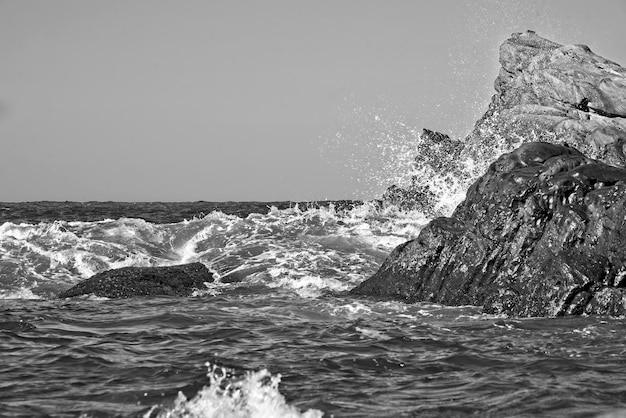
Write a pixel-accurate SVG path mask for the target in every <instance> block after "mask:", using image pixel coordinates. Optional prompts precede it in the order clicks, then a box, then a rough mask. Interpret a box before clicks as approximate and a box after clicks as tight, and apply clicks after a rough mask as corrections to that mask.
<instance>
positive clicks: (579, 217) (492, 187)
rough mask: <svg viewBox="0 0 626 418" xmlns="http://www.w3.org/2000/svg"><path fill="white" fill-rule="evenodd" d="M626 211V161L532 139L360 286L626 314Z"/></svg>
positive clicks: (523, 309) (487, 304)
mask: <svg viewBox="0 0 626 418" xmlns="http://www.w3.org/2000/svg"><path fill="white" fill-rule="evenodd" d="M625 213H626V170H625V169H622V168H618V167H613V166H609V165H607V164H604V163H602V162H600V161H597V160H594V159H591V158H588V157H587V156H585V155H584V154H582V153H581V152H579V151H578V150H576V149H574V148H572V147H569V146H564V145H554V144H550V143H545V142H539V143H529V144H524V145H522V146H521V147H520V148H518V149H517V150H515V151H514V152H511V153H508V154H505V155H503V156H501V157H500V158H499V159H498V160H497V161H495V162H494V163H493V164H491V166H490V167H489V169H488V171H487V173H486V174H485V175H484V176H482V177H481V178H479V179H478V180H477V181H476V182H475V183H474V184H473V185H472V186H471V187H470V189H469V190H468V192H467V198H466V200H465V201H464V202H463V203H461V204H460V205H459V206H458V207H457V208H456V210H455V211H454V213H453V215H452V216H451V217H449V218H445V217H440V218H437V219H435V220H433V221H432V222H430V223H429V224H428V225H427V226H426V227H425V228H424V229H423V230H422V231H421V233H420V234H419V236H418V237H417V238H416V239H414V240H412V241H409V242H406V243H404V244H402V245H400V246H399V247H397V248H396V249H395V250H394V251H393V252H392V253H391V255H390V256H389V257H388V258H387V260H386V261H385V262H384V264H383V265H382V266H381V268H380V269H379V271H378V272H377V273H376V274H375V275H374V276H373V277H371V278H370V279H368V280H366V281H365V282H363V283H362V284H361V285H360V286H358V287H357V288H355V289H354V290H353V291H352V293H353V294H357V295H370V296H380V297H391V298H398V299H403V300H406V301H409V302H415V301H431V302H436V303H442V304H446V305H483V306H484V310H485V312H489V313H504V314H508V315H515V316H559V315H569V314H581V313H588V314H612V315H623V314H625V313H626V253H625V252H624V248H626V219H625V216H624V214H625Z"/></svg>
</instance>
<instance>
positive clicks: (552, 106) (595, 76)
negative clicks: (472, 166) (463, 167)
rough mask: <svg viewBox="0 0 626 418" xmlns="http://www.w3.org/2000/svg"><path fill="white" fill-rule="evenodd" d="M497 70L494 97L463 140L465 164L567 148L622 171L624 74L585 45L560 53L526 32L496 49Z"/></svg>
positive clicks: (625, 118) (624, 163)
mask: <svg viewBox="0 0 626 418" xmlns="http://www.w3.org/2000/svg"><path fill="white" fill-rule="evenodd" d="M500 64H501V65H502V67H501V69H500V74H499V75H498V77H497V78H496V81H495V89H496V91H497V93H496V94H495V95H494V96H493V98H492V100H491V104H490V105H489V109H488V110H487V112H486V113H485V115H484V116H483V117H482V118H481V119H480V120H478V122H477V123H476V125H475V128H474V130H473V131H472V133H471V134H470V135H469V137H468V138H467V140H466V149H465V150H466V151H467V152H468V154H469V155H470V156H471V158H473V159H474V160H476V161H480V160H484V159H487V160H490V161H493V159H492V158H493V153H494V150H495V151H496V152H497V151H498V150H500V152H502V150H507V149H508V150H510V149H512V148H511V147H515V146H518V145H520V144H521V143H523V142H532V141H546V142H551V143H562V142H567V143H569V144H570V145H572V146H574V147H576V148H577V149H579V150H581V151H582V152H583V153H585V155H587V156H589V157H591V158H594V159H598V160H600V161H602V162H605V163H607V164H611V165H615V166H619V167H626V155H625V151H626V149H625V148H626V69H625V68H623V67H621V66H620V65H618V64H616V63H614V62H612V61H609V60H607V59H604V58H602V57H600V56H598V55H596V54H594V53H593V52H592V51H591V50H590V49H589V47H587V46H585V45H560V44H557V43H555V42H552V41H549V40H547V39H544V38H542V37H540V36H538V35H537V34H536V33H535V32H532V31H528V32H525V33H516V34H513V35H512V36H511V38H509V39H508V40H506V41H505V42H504V43H503V44H502V46H501V47H500ZM497 155H499V153H498V154H496V156H497ZM478 174H479V173H478Z"/></svg>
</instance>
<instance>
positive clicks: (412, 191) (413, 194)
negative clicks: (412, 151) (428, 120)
mask: <svg viewBox="0 0 626 418" xmlns="http://www.w3.org/2000/svg"><path fill="white" fill-rule="evenodd" d="M462 149H463V143H462V142H461V141H458V140H456V139H452V138H450V137H449V136H448V135H446V134H443V133H441V132H435V131H431V130H429V129H424V130H423V132H422V134H421V135H420V142H419V144H418V146H417V150H416V151H417V152H416V154H417V155H416V157H415V160H414V167H413V171H414V172H415V173H416V174H415V175H413V176H412V179H411V183H410V184H409V185H407V186H404V187H400V186H397V185H393V186H391V187H389V188H388V189H387V190H386V191H385V193H384V194H383V196H382V201H383V204H391V205H394V206H397V207H398V208H400V209H403V210H420V211H422V212H423V213H424V214H427V215H434V214H435V212H436V211H435V203H436V200H437V195H436V193H435V192H434V191H433V190H432V189H431V186H430V185H429V184H428V182H424V181H422V180H423V179H424V178H425V177H430V176H433V175H438V174H440V173H447V174H449V175H450V176H456V177H460V176H462V175H463V174H462V172H461V168H460V166H459V164H458V159H459V155H460V153H461V150H462Z"/></svg>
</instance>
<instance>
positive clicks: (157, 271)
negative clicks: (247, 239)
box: [59, 263, 214, 298]
mask: <svg viewBox="0 0 626 418" xmlns="http://www.w3.org/2000/svg"><path fill="white" fill-rule="evenodd" d="M213 280H214V279H213V274H212V273H211V272H210V271H209V269H208V268H206V266H205V265H204V264H202V263H191V264H183V265H178V266H166V267H123V268H119V269H113V270H107V271H104V272H102V273H98V274H95V275H93V276H91V277H90V278H88V279H86V280H83V281H82V282H80V283H78V284H77V285H76V286H74V287H72V288H70V289H68V290H66V291H65V292H62V293H61V294H59V298H70V297H74V296H81V295H92V294H93V295H95V296H100V297H107V298H130V297H135V296H156V295H163V296H191V295H192V294H193V293H194V292H195V291H197V290H202V289H206V285H205V283H211V282H213Z"/></svg>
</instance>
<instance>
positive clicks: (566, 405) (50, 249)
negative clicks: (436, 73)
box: [0, 201, 626, 417]
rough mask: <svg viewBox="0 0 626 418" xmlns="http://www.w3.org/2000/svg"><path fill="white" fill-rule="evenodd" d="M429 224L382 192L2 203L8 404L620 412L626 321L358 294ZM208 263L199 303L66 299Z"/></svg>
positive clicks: (0, 318)
mask: <svg viewBox="0 0 626 418" xmlns="http://www.w3.org/2000/svg"><path fill="white" fill-rule="evenodd" d="M427 221H428V219H426V218H425V217H424V216H422V215H420V214H419V213H410V212H402V211H399V210H397V209H395V208H393V207H382V206H381V205H379V204H377V203H376V202H349V201H342V202H322V203H316V204H313V203H308V204H307V203H300V204H295V203H291V202H270V203H256V202H249V203H236V202H226V203H213V202H193V203H115V202H86V203H71V202H33V203H0V416H2V417H117V416H120V417H301V416H303V417H322V416H324V417H333V416H334V417H439V416H446V417H465V416H479V417H489V416H492V417H509V416H518V417H520V416H546V417H589V416H601V415H604V414H610V415H606V416H626V412H625V411H626V344H625V342H626V319H624V318H612V317H577V318H547V319H542V318H529V319H516V318H504V317H495V316H488V315H483V314H481V312H480V309H479V308H477V307H472V306H466V307H445V306H439V305H433V304H426V303H423V304H412V305H408V304H404V303H402V302H395V301H377V300H368V299H359V298H354V297H350V296H349V295H348V294H347V291H348V290H349V289H351V288H352V287H354V286H355V285H357V284H358V283H360V282H361V281H363V280H364V279H366V278H367V277H369V276H370V275H371V274H373V273H374V272H375V271H376V269H377V268H378V266H379V265H380V264H381V263H382V262H383V260H384V259H385V257H386V256H387V254H388V253H389V252H390V251H391V250H392V249H393V248H394V247H395V246H396V245H398V244H400V243H402V242H404V241H406V240H407V239H410V238H412V237H415V236H416V235H417V234H418V233H419V231H420V229H421V228H422V227H423V226H424V224H425V223H426V222H427ZM195 261H199V262H202V263H204V264H205V265H206V266H207V267H208V268H209V269H210V270H212V271H213V272H214V273H215V276H216V277H217V278H218V280H217V281H216V282H215V283H212V284H210V285H209V286H208V287H207V288H206V289H203V290H202V291H199V292H198V293H197V294H196V295H195V296H194V297H190V298H175V297H149V298H146V297H139V298H131V299H124V300H109V299H105V298H97V297H93V296H91V297H85V298H74V299H64V300H62V299H58V298H56V296H55V295H56V294H57V293H59V292H60V291H62V290H65V289H67V288H69V287H71V286H72V285H74V284H76V283H77V282H79V281H80V280H82V279H85V278H87V277H89V276H91V275H93V274H94V273H97V272H100V271H103V270H107V269H111V268H118V267H124V266H164V265H174V264H180V263H188V262H195Z"/></svg>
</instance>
